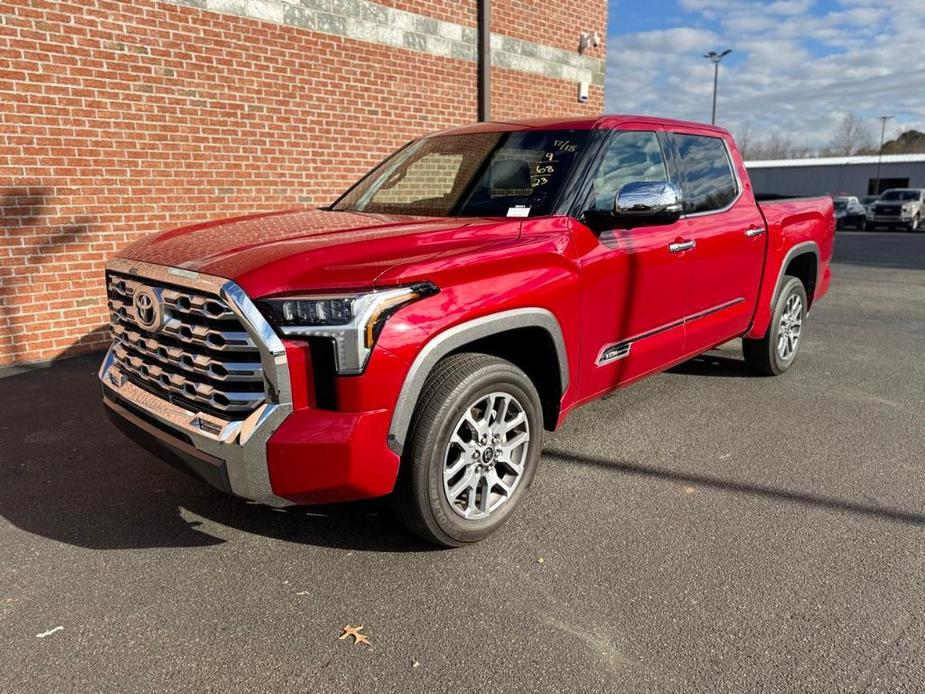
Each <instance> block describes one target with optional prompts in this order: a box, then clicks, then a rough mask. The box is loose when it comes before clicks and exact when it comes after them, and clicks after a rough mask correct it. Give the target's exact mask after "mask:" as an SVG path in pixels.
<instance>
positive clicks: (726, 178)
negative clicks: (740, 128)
mask: <svg viewBox="0 0 925 694" xmlns="http://www.w3.org/2000/svg"><path fill="white" fill-rule="evenodd" d="M671 139H672V141H673V142H674V145H675V149H676V150H677V152H678V154H679V155H680V157H681V161H680V166H681V191H682V193H683V197H684V212H685V213H687V214H696V213H698V212H712V211H714V210H720V209H722V208H724V207H726V205H728V204H729V203H731V202H732V201H733V200H735V197H736V195H737V194H738V187H737V185H736V178H735V175H734V174H733V173H732V164H731V162H730V161H729V153H728V152H727V151H726V145H725V143H724V142H723V141H722V140H721V139H720V138H718V137H706V136H703V135H683V134H680V133H672V135H671Z"/></svg>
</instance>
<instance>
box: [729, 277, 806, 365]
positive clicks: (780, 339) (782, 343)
mask: <svg viewBox="0 0 925 694" xmlns="http://www.w3.org/2000/svg"><path fill="white" fill-rule="evenodd" d="M808 306H809V304H808V302H807V299H806V288H805V287H804V286H803V283H802V282H801V281H800V280H799V278H797V277H792V276H790V275H786V276H785V277H784V285H783V286H782V287H781V290H780V294H778V296H777V301H776V302H775V304H774V314H773V316H772V317H771V325H770V326H769V327H768V332H767V334H766V335H765V336H764V337H762V338H760V339H757V340H751V339H747V338H746V339H743V340H742V353H743V354H744V356H745V363H746V364H748V366H749V367H751V369H752V370H754V371H756V372H757V373H759V374H761V375H763V376H778V375H780V374H782V373H784V372H785V371H787V370H788V369H789V368H790V367H791V366H792V365H793V360H794V359H795V358H796V355H797V350H798V349H799V348H800V342H801V338H802V336H803V324H804V323H805V322H806V311H807V308H808Z"/></svg>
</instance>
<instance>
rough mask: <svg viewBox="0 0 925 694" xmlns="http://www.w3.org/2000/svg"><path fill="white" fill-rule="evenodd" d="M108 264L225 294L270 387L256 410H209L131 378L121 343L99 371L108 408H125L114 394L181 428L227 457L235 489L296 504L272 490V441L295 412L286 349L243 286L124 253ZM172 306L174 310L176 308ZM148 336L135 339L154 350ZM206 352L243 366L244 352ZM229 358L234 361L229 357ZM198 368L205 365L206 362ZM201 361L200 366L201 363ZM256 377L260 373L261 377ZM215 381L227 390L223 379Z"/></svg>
mask: <svg viewBox="0 0 925 694" xmlns="http://www.w3.org/2000/svg"><path fill="white" fill-rule="evenodd" d="M106 267H107V271H108V272H111V273H115V274H118V275H120V276H128V278H129V279H130V280H132V281H135V282H136V283H141V284H143V285H146V286H169V287H170V288H171V289H175V290H176V291H177V292H178V293H180V294H189V295H194V294H197V293H198V294H205V295H207V296H208V297H212V298H218V299H219V300H220V301H221V302H223V303H224V306H226V307H227V308H228V309H229V310H230V311H231V312H232V313H233V314H234V317H235V319H236V320H237V321H238V324H239V325H240V327H241V328H243V329H244V331H246V333H247V335H248V336H249V338H250V339H251V341H252V342H253V344H254V346H255V349H256V350H257V354H259V360H260V361H259V365H260V369H261V377H262V382H263V387H264V389H263V393H262V396H263V401H262V403H261V404H260V405H258V406H257V408H256V409H255V410H254V411H253V412H251V413H250V414H246V413H240V414H237V413H235V416H234V417H232V413H220V414H217V415H216V414H210V413H208V412H205V411H202V409H200V408H198V407H197V406H196V405H195V403H190V402H183V403H178V402H172V401H171V400H169V399H166V398H164V397H160V396H157V395H155V394H153V393H152V392H151V391H150V390H148V389H144V388H141V387H139V386H138V385H136V383H137V382H138V380H139V379H138V378H137V377H134V375H132V376H133V378H134V380H132V379H130V378H129V374H128V373H127V371H126V370H124V369H123V367H122V366H121V365H120V364H119V363H118V362H117V361H116V357H115V351H116V348H117V346H118V345H115V344H114V345H113V346H112V347H111V348H110V350H109V352H108V354H107V355H106V359H105V360H104V361H103V364H102V366H101V368H100V372H99V377H100V381H101V382H102V384H103V386H104V397H103V400H104V402H105V403H106V404H107V406H109V407H110V408H112V409H114V410H115V411H118V408H119V405H118V402H117V400H114V399H113V398H120V399H122V400H124V401H126V402H129V403H131V404H132V405H133V406H134V407H135V408H137V409H139V410H141V411H143V412H144V413H145V414H146V415H147V416H148V417H150V418H152V419H153V420H156V421H157V422H159V423H161V424H162V425H163V426H164V427H165V428H166V429H167V430H173V431H176V432H177V434H178V435H182V436H184V437H185V438H186V440H188V441H190V442H191V443H192V445H193V446H194V447H195V448H196V449H197V450H200V451H202V452H203V453H206V454H208V455H210V456H212V457H214V458H218V459H220V460H222V461H224V464H225V468H226V470H227V474H228V480H229V483H230V485H231V488H232V491H233V492H234V494H236V495H238V496H241V497H244V498H247V499H252V500H255V501H259V502H262V503H265V504H269V505H272V506H287V505H289V504H291V502H290V501H288V500H286V499H284V498H282V497H279V496H277V495H276V494H274V493H273V488H272V485H271V483H270V476H269V470H268V468H267V442H268V440H269V438H270V436H271V435H272V433H273V432H274V431H275V430H276V429H277V428H278V427H279V426H280V425H281V424H282V423H283V420H285V419H286V417H288V416H289V414H290V413H291V412H292V386H291V383H290V378H289V365H288V363H287V361H286V349H285V346H284V345H283V343H282V341H281V340H280V338H279V336H277V334H276V333H275V331H274V330H273V328H272V327H271V326H270V324H269V323H267V321H266V319H265V318H264V317H263V315H262V314H261V313H260V311H258V310H257V307H256V306H255V305H254V303H253V302H252V301H251V300H250V298H249V297H248V296H247V294H246V293H245V292H244V290H243V289H241V287H239V286H238V285H237V284H236V283H235V282H233V281H231V280H228V279H226V278H224V277H216V276H213V275H204V274H202V273H197V272H191V271H189V270H183V269H181V268H172V267H167V266H164V265H155V264H153V263H145V262H141V261H134V260H127V259H123V258H116V259H114V260H111V261H110V262H109V263H108V264H107V266H106ZM126 291H127V290H126ZM123 298H124V297H123ZM192 305H193V304H192V303H191V306H192ZM184 306H185V303H184ZM168 310H171V312H173V311H172V309H170V308H168ZM206 310H208V309H206ZM197 318H198V319H200V321H201V320H204V317H202V316H197ZM208 318H209V320H228V321H231V319H230V318H221V317H215V316H209V317H208ZM215 325H218V324H215ZM225 327H234V325H233V324H230V325H229V326H225ZM129 330H130V332H134V333H137V334H138V335H139V337H144V332H143V331H138V330H134V331H131V329H129ZM124 333H125V326H123V334H124ZM114 337H115V336H114ZM126 339H127V340H128V341H127V342H122V343H121V344H122V347H123V349H126V350H129V351H131V349H132V347H133V346H134V345H132V344H131V339H130V338H128V337H127V338H126ZM146 339H147V340H148V341H147V342H144V343H142V342H141V341H140V340H138V339H136V343H138V344H143V345H144V347H146V348H147V347H153V346H154V345H153V343H151V342H150V340H151V339H152V338H151V337H150V336H148V337H146ZM154 339H156V340H157V342H158V343H159V346H166V343H167V342H168V341H169V340H172V339H173V338H167V339H159V338H154ZM170 347H176V348H178V349H179V350H180V352H181V353H182V352H184V351H186V345H185V344H178V345H170ZM206 353H207V354H208V355H209V357H210V358H215V359H218V360H220V361H222V363H223V364H224V365H225V366H226V367H228V366H229V365H231V364H234V363H239V356H243V355H242V353H241V352H233V353H232V354H229V355H225V354H223V353H222V352H221V351H220V350H217V351H216V350H207V351H206ZM176 354H177V352H176V351H174V352H170V351H168V352H167V355H168V359H169V358H170V357H171V355H176ZM226 356H227V357H228V358H230V359H235V361H234V362H229V361H223V360H224V359H225V358H226ZM149 363H153V362H149ZM254 363H255V364H256V363H257V362H254ZM156 365H158V366H161V367H162V368H163V367H164V364H163V363H161V362H157V363H156ZM198 365H199V366H201V365H202V362H201V361H200V363H199V364H198ZM194 366H197V364H196V362H195V361H194ZM256 375H257V374H256V373H255V374H254V376H255V377H256ZM197 378H198V376H197ZM215 385H218V387H219V388H223V385H222V382H221V381H219V382H217V383H216V384H215ZM230 387H231V389H232V390H234V389H235V386H233V385H232V386H230ZM164 438H165V440H169V439H170V436H169V435H168V434H166V433H165V434H164Z"/></svg>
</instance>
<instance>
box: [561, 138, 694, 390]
mask: <svg viewBox="0 0 925 694" xmlns="http://www.w3.org/2000/svg"><path fill="white" fill-rule="evenodd" d="M627 127H629V126H627ZM667 180H669V173H668V166H667V157H666V155H665V153H664V151H663V138H662V137H661V136H660V134H659V133H658V132H657V131H655V130H654V129H639V130H633V129H626V130H614V131H612V132H611V133H610V134H609V135H608V137H607V140H606V141H605V143H604V146H603V148H602V151H601V155H600V156H599V159H598V161H597V162H596V164H595V168H594V169H593V170H592V172H591V176H590V188H591V189H590V191H589V192H588V194H587V196H586V198H585V200H584V203H583V206H582V209H583V210H592V211H593V210H609V209H612V207H613V202H614V196H615V195H616V193H617V191H619V190H620V188H621V187H622V186H624V185H626V184H627V183H633V182H656V181H667ZM579 216H580V215H579ZM684 224H685V223H684V222H683V221H678V222H674V223H671V224H664V225H659V226H640V227H637V228H634V229H623V228H607V225H606V224H605V225H604V226H603V228H602V227H601V226H597V227H595V228H593V229H592V228H591V227H589V226H586V225H585V224H583V223H581V222H580V221H575V220H573V238H574V240H575V244H576V247H577V250H578V262H579V264H580V266H581V277H582V354H581V360H582V372H581V384H582V385H581V395H582V397H583V398H588V397H591V396H593V395H596V394H599V393H601V392H603V391H607V390H610V389H612V388H614V387H616V386H617V385H619V384H621V383H626V382H627V381H630V380H633V379H636V378H639V377H641V376H644V375H646V374H647V373H650V372H652V371H655V370H658V369H660V368H663V367H664V366H665V365H667V364H669V363H671V362H672V361H676V360H677V359H678V358H679V357H680V356H681V355H682V350H683V348H684V315H685V312H686V310H687V296H688V291H689V289H690V283H691V274H690V266H689V265H688V263H687V261H686V255H687V254H686V253H684V252H680V253H672V252H671V251H669V246H671V245H672V244H673V243H676V242H678V241H679V240H681V233H682V231H683V228H682V227H683V226H684Z"/></svg>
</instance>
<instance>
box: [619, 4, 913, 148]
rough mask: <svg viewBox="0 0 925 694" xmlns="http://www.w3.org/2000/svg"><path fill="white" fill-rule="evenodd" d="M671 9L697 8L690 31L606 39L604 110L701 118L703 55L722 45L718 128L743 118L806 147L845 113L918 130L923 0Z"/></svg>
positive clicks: (707, 81)
mask: <svg viewBox="0 0 925 694" xmlns="http://www.w3.org/2000/svg"><path fill="white" fill-rule="evenodd" d="M680 5H681V6H682V8H683V9H685V10H687V11H688V12H692V13H695V14H698V15H700V18H699V20H698V21H697V22H696V23H697V26H687V27H675V28H669V29H662V30H658V31H648V32H640V33H636V34H630V35H622V36H615V37H611V39H610V41H609V43H608V47H609V48H608V56H607V110H608V111H610V112H620V113H636V112H640V113H650V114H656V115H664V116H670V117H676V118H687V119H691V120H699V121H708V120H709V118H710V108H711V99H712V89H713V83H712V77H713V68H712V66H711V65H710V63H709V62H708V61H707V60H704V59H703V58H702V55H703V53H704V52H705V51H708V50H714V49H724V48H727V47H731V48H733V49H734V53H733V56H730V58H729V59H727V60H726V61H725V62H724V63H723V64H722V66H721V68H720V88H719V108H718V118H717V120H718V122H719V123H720V124H721V125H727V126H729V127H731V128H732V129H733V130H735V129H736V128H738V127H740V126H742V125H743V124H745V123H746V122H748V123H750V124H751V127H752V129H753V130H754V131H758V132H761V133H762V134H764V135H770V134H773V133H779V134H784V135H788V136H790V137H791V138H792V139H793V140H794V141H795V142H799V143H800V144H803V145H806V146H810V147H818V146H822V145H824V144H826V142H828V140H829V139H830V138H831V133H832V129H833V125H834V124H835V123H836V122H837V121H838V118H839V117H840V116H841V115H842V114H844V113H846V112H848V111H855V112H857V113H859V114H861V115H862V116H865V117H868V118H871V119H873V118H874V117H875V116H877V115H880V114H881V113H884V112H886V113H890V114H895V115H896V117H897V121H896V123H897V125H894V126H893V129H894V131H895V130H898V129H900V128H903V129H905V128H909V127H915V128H917V129H919V130H925V89H923V85H925V2H923V1H922V0H840V1H839V3H838V5H839V8H838V9H837V10H836V11H832V12H828V13H824V14H812V13H811V10H812V6H813V5H814V3H813V0H776V1H775V2H765V3H756V2H754V1H751V0H680ZM615 19H616V21H617V22H619V21H620V19H619V16H617V17H616V18H615ZM705 23H707V24H710V25H711V26H712V27H713V30H710V29H704V28H701V27H702V26H703V25H704V24H705ZM894 134H895V133H894Z"/></svg>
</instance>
